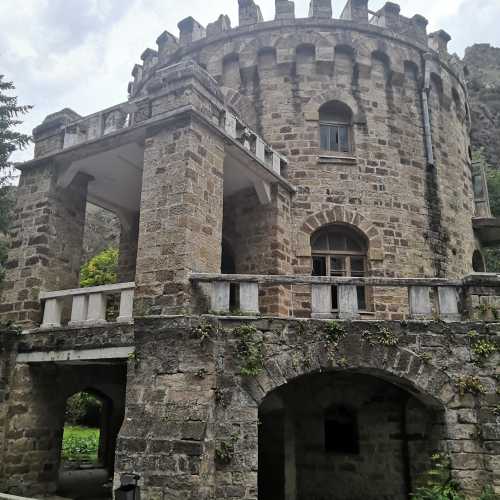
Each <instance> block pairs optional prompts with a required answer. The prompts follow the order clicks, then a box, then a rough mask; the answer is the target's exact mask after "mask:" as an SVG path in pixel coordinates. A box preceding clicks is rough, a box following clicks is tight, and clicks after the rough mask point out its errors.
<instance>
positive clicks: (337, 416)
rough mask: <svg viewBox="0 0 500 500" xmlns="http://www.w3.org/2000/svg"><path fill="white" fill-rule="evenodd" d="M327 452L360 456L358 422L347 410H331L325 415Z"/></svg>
mask: <svg viewBox="0 0 500 500" xmlns="http://www.w3.org/2000/svg"><path fill="white" fill-rule="evenodd" d="M325 451H326V452H328V453H342V454H359V433H358V422H357V418H356V415H355V413H354V412H351V411H349V410H347V409H346V408H334V409H330V410H329V411H328V412H327V414H326V415H325Z"/></svg>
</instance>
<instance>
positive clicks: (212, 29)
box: [207, 14, 231, 36]
mask: <svg viewBox="0 0 500 500" xmlns="http://www.w3.org/2000/svg"><path fill="white" fill-rule="evenodd" d="M230 29H231V19H229V17H228V16H225V15H223V14H221V15H220V16H219V19H217V21H215V22H213V23H210V24H208V25H207V36H217V35H220V34H221V33H224V31H228V30H230Z"/></svg>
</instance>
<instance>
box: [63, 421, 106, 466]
mask: <svg viewBox="0 0 500 500" xmlns="http://www.w3.org/2000/svg"><path fill="white" fill-rule="evenodd" d="M98 450H99V429H93V428H89V427H79V426H72V425H67V426H65V427H64V435H63V444H62V459H63V460H65V461H68V462H87V463H88V462H90V463H93V464H97V452H98Z"/></svg>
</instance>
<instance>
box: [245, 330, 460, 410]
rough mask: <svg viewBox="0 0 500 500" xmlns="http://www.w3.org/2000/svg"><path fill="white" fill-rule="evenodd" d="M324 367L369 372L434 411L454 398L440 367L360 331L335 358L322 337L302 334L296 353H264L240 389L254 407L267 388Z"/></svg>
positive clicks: (268, 389)
mask: <svg viewBox="0 0 500 500" xmlns="http://www.w3.org/2000/svg"><path fill="white" fill-rule="evenodd" d="M360 328H361V327H360ZM298 354H300V356H297V355H298ZM328 371H342V372H345V371H351V372H354V371H355V372H357V373H363V374H367V375H372V376H374V377H377V378H380V379H383V380H386V381H387V382H390V383H392V384H394V385H396V386H397V387H400V388H401V389H404V390H405V391H407V392H408V393H410V394H412V395H414V396H415V397H416V398H417V399H418V400H419V401H422V403H424V404H426V405H427V406H430V407H433V408H435V409H443V408H445V407H446V406H447V405H448V404H449V403H450V401H452V400H453V399H454V398H455V397H456V388H455V385H454V383H453V381H452V380H451V378H450V377H449V376H448V375H447V374H446V373H445V372H444V371H443V370H441V369H439V368H437V367H435V366H433V365H432V364H431V363H429V361H428V360H426V359H422V358H421V357H420V356H419V355H418V354H417V353H415V352H413V351H412V350H410V349H408V348H405V347H402V346H386V345H383V344H380V343H371V342H369V341H367V340H365V339H363V337H362V335H361V332H357V333H355V332H349V335H348V336H347V337H346V338H345V340H343V341H342V342H341V343H340V344H339V346H338V347H337V349H336V351H335V356H334V357H332V356H331V355H330V352H329V350H328V349H327V348H326V346H325V341H322V340H321V339H320V340H318V338H316V339H315V338H314V337H312V338H307V339H306V338H304V339H303V342H302V347H301V349H300V351H297V350H292V349H290V350H288V351H283V350H280V351H279V352H276V353H275V354H272V355H270V356H268V357H266V358H265V360H264V363H263V370H262V372H261V373H259V375H257V376H256V377H255V378H251V379H247V380H245V389H246V390H247V391H248V393H249V395H250V396H251V397H252V399H253V400H254V402H255V405H256V406H258V405H260V403H261V402H262V400H263V399H264V397H266V395H267V394H269V393H270V392H271V391H273V390H275V389H278V388H279V387H281V386H283V385H286V384H288V383H290V382H292V381H293V380H295V379H297V378H299V377H303V376H306V375H310V374H314V373H318V372H328Z"/></svg>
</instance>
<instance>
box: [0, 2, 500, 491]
mask: <svg viewBox="0 0 500 500" xmlns="http://www.w3.org/2000/svg"><path fill="white" fill-rule="evenodd" d="M238 6H239V25H238V26H237V27H232V26H231V21H230V19H229V18H228V17H227V16H225V15H221V16H220V17H218V19H217V20H215V21H214V22H213V23H210V24H209V25H208V26H207V27H205V26H202V25H201V24H200V23H199V22H198V21H196V20H195V19H194V18H192V17H189V18H187V19H184V20H182V21H181V22H180V23H179V31H180V33H179V36H178V37H177V36H175V35H173V34H171V33H168V32H164V33H163V34H161V35H160V36H159V37H158V39H157V45H158V47H157V50H153V49H150V48H148V49H147V50H145V51H144V53H143V54H142V55H141V61H142V62H141V64H136V65H135V66H134V68H133V72H132V76H133V81H132V82H130V83H129V87H128V90H129V99H128V101H127V102H125V103H122V104H119V105H117V106H113V107H111V108H108V109H105V110H101V111H98V112H96V113H95V114H92V115H90V116H86V117H82V116H80V115H78V114H77V113H75V112H74V111H72V110H69V109H64V110H62V111H60V112H57V113H54V114H52V115H50V116H48V117H47V118H46V119H45V120H44V122H43V123H42V124H41V125H40V126H39V127H37V128H36V129H35V131H34V138H35V143H36V147H35V158H34V159H33V160H31V161H29V162H26V163H25V164H23V165H21V166H20V169H21V178H20V185H19V189H18V191H17V205H16V221H15V224H14V228H13V232H12V238H11V248H10V252H9V259H8V262H7V266H6V267H7V275H6V280H5V283H4V286H3V289H2V291H1V292H2V297H1V302H0V317H1V319H2V320H5V321H8V322H14V323H15V324H17V325H19V327H20V328H21V329H22V333H20V334H19V333H16V332H17V330H16V329H14V328H12V326H9V327H8V328H6V331H1V332H0V457H1V460H0V492H6V493H10V494H22V495H25V496H31V497H34V496H37V497H39V496H40V495H44V494H52V493H56V492H57V491H58V490H59V489H60V486H61V442H62V431H63V427H64V412H65V404H66V401H67V399H68V397H70V396H71V395H73V394H75V393H76V392H78V391H82V390H89V391H91V392H92V393H93V394H96V395H98V397H99V398H100V399H101V400H102V402H103V404H104V407H105V408H106V412H105V416H104V417H103V420H102V424H101V435H102V436H104V437H103V438H102V439H101V442H100V450H99V457H101V458H102V460H101V463H100V467H101V468H102V469H103V470H105V471H106V474H107V476H108V477H109V478H113V480H114V488H115V489H117V488H119V487H121V486H122V485H126V484H129V483H130V482H132V483H133V482H134V479H133V478H134V477H137V478H138V479H137V481H138V488H140V491H141V497H142V498H145V499H146V500H177V499H179V498H186V499H192V500H215V499H217V500H219V499H228V500H257V499H259V500H327V499H328V500H341V499H342V500H345V499H346V498H350V499H354V500H361V499H363V500H367V499H368V500H375V499H377V500H379V499H380V498H385V499H390V500H402V499H406V498H409V496H410V494H411V493H412V492H414V491H415V489H416V488H417V487H418V485H419V484H420V481H421V480H422V476H423V474H424V473H425V472H426V471H427V470H428V468H429V466H430V457H431V455H432V454H433V453H435V452H437V451H439V452H441V453H443V455H444V456H446V457H447V459H448V460H449V467H450V474H451V476H452V477H453V479H454V480H456V481H457V483H458V484H459V485H460V487H461V488H462V490H463V492H464V493H465V494H466V495H467V497H468V498H470V499H474V500H475V499H478V498H480V495H481V493H482V492H483V491H486V488H490V487H491V488H493V490H494V491H495V492H496V493H497V494H500V422H499V418H500V416H499V415H500V414H499V412H500V410H499V408H500V406H499V405H500V400H499V385H498V384H499V378H500V367H499V359H500V358H499V352H498V351H499V346H500V342H499V333H500V324H499V323H498V311H499V307H500V279H499V277H498V276H496V275H489V274H487V273H484V258H483V253H482V252H483V249H484V248H485V247H487V246H489V245H492V244H495V243H498V242H499V241H500V224H499V222H498V221H497V219H495V218H493V217H491V214H490V212H489V204H488V195H487V189H486V186H485V184H484V172H481V171H480V170H477V168H476V167H474V168H473V166H472V159H471V157H470V146H471V141H470V135H469V133H470V130H471V113H470V110H469V103H468V97H467V90H466V83H465V74H464V67H463V65H462V64H461V62H460V61H459V60H458V59H457V58H456V57H454V56H450V55H449V54H448V52H447V44H448V42H449V40H450V36H449V35H448V34H447V33H445V32H444V31H437V32H435V33H431V34H429V35H428V34H427V20H426V19H425V18H424V17H422V16H419V15H417V16H414V17H412V18H408V17H405V16H403V15H401V12H400V8H399V6H398V5H397V4H394V3H391V2H388V3H386V4H385V5H384V7H382V8H381V9H380V10H379V11H377V12H375V13H373V12H371V11H369V6H368V1H367V0H348V1H347V4H346V6H345V8H344V10H343V12H342V14H341V16H340V18H339V19H333V18H332V3H331V1H330V0H312V1H311V2H310V11H309V17H308V18H306V19H296V18H295V5H294V2H291V1H282V0H276V18H275V19H274V20H270V21H264V20H263V18H262V14H261V11H260V8H259V7H258V5H256V4H255V2H254V1H253V0H239V1H238ZM89 204H91V205H92V206H97V207H100V208H102V209H105V210H107V211H110V212H112V213H113V214H114V216H116V219H115V220H117V221H119V226H120V242H119V247H120V255H121V261H120V272H119V275H120V276H119V281H120V283H119V284H113V285H104V286H102V287H93V288H88V289H80V288H79V279H78V278H79V276H78V270H79V267H80V265H81V264H82V260H83V259H84V258H85V257H84V256H85V244H84V241H85V231H84V227H85V224H86V219H88V217H89V215H88V214H89V213H91V211H89V210H88V208H87V207H88V206H89ZM88 222H89V221H88V220H87V224H88ZM110 298H113V300H114V304H115V305H116V304H118V305H117V306H116V307H115V308H112V307H109V305H110V304H111V302H110ZM116 308H118V309H119V311H117V310H116ZM3 324H4V323H2V325H3ZM9 324H10V323H9ZM2 328H4V327H2Z"/></svg>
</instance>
